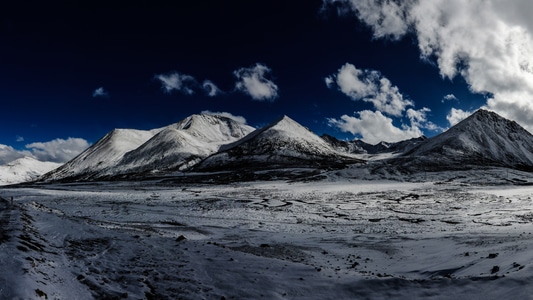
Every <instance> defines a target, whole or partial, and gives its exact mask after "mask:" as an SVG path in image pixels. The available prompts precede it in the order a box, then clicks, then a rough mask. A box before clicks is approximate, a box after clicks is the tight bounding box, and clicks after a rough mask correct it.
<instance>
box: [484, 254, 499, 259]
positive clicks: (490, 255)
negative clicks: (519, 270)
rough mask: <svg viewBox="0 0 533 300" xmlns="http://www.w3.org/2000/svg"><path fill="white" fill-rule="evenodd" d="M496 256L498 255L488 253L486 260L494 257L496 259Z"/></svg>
mask: <svg viewBox="0 0 533 300" xmlns="http://www.w3.org/2000/svg"><path fill="white" fill-rule="evenodd" d="M498 254H499V253H490V254H489V256H488V257H487V258H496V257H498Z"/></svg>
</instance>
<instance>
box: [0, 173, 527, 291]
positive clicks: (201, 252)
mask: <svg viewBox="0 0 533 300" xmlns="http://www.w3.org/2000/svg"><path fill="white" fill-rule="evenodd" d="M522 175H524V174H522ZM435 177H439V176H435ZM476 180H477V179H476ZM521 180H525V179H523V178H522V179H521ZM474 181H475V180H474ZM474 181H469V180H468V178H466V177H465V176H458V177H456V179H453V178H452V179H448V180H446V182H444V181H439V182H420V183H402V182H394V181H355V180H354V181H349V180H346V179H345V180H342V181H339V179H336V180H331V181H330V182H328V181H321V182H311V183H286V182H256V183H239V184H233V185H195V186H192V185H191V186H185V185H180V186H174V185H172V184H170V183H165V182H143V183H106V184H104V183H98V184H96V183H95V184H79V185H55V186H53V185H49V186H44V187H41V188H19V189H14V188H9V189H2V190H0V194H1V196H2V197H4V198H6V199H10V197H12V196H13V197H14V205H13V206H11V205H10V204H9V201H7V202H6V201H2V202H1V203H0V205H1V206H2V207H0V226H1V227H0V265H2V269H3V271H2V272H0V295H2V297H3V298H6V299H12V298H15V299H19V298H22V299H27V298H30V299H34V298H37V299H38V298H42V299H45V298H46V297H47V298H48V299H102V298H106V299H115V298H116V299H119V298H127V299H221V298H223V297H224V298H225V299H259V298H264V299H427V298H430V299H508V298H511V297H513V298H516V299H525V298H528V297H530V295H531V294H532V293H533V286H532V285H531V284H530V283H531V280H532V279H533V264H532V261H533V235H532V232H533V227H532V222H533V203H532V200H531V198H530V197H531V196H532V190H531V189H530V188H528V187H527V186H521V187H515V186H510V185H500V186H487V185H486V184H487V183H488V182H486V181H485V182H484V184H483V185H473V184H472V182H474ZM475 182H477V181H475ZM522 182H523V183H524V184H525V183H527V182H525V181H522Z"/></svg>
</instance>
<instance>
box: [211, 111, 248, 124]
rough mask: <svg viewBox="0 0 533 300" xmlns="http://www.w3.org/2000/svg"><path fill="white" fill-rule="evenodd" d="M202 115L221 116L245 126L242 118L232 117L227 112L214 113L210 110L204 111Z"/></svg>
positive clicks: (244, 120)
mask: <svg viewBox="0 0 533 300" xmlns="http://www.w3.org/2000/svg"><path fill="white" fill-rule="evenodd" d="M202 114H206V115H216V116H223V117H226V118H230V119H233V120H234V121H236V122H239V123H241V124H246V119H245V118H244V117H242V116H235V115H233V114H231V113H229V112H214V111H210V110H204V111H202Z"/></svg>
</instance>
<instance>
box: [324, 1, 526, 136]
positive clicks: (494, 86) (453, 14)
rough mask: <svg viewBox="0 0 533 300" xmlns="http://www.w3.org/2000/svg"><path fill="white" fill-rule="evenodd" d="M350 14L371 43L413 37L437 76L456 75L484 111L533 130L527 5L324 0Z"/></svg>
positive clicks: (513, 2)
mask: <svg viewBox="0 0 533 300" xmlns="http://www.w3.org/2000/svg"><path fill="white" fill-rule="evenodd" d="M324 4H325V7H328V6H334V7H337V8H339V7H341V8H342V9H339V11H344V12H346V11H348V12H350V13H353V14H355V15H356V16H357V17H358V18H359V19H360V20H361V21H362V22H363V23H365V24H366V25H368V26H369V28H371V30H372V32H373V36H374V38H376V39H381V38H386V39H392V40H398V39H401V38H403V37H404V36H405V35H407V34H412V35H414V36H415V37H416V41H417V44H418V48H419V51H420V57H421V58H422V59H423V60H426V61H429V62H431V63H433V64H435V65H436V66H437V67H438V69H439V72H440V74H441V76H442V77H443V78H450V79H452V78H454V77H455V76H462V77H464V79H465V80H466V82H467V84H468V85H469V88H470V90H471V91H472V92H474V93H479V94H484V95H486V97H487V103H486V107H487V108H489V109H492V110H494V111H496V112H498V113H499V114H501V115H503V116H504V117H507V118H510V119H514V120H516V121H518V122H519V123H521V124H522V125H524V127H526V128H527V129H529V130H530V131H531V130H532V129H533V34H532V33H533V18H531V17H530V12H531V11H533V2H531V1H528V0H516V1H505V0H468V1H465V0H432V1H419V0H406V1H392V0H379V1H378V0H324Z"/></svg>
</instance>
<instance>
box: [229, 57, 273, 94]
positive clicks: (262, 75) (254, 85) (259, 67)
mask: <svg viewBox="0 0 533 300" xmlns="http://www.w3.org/2000/svg"><path fill="white" fill-rule="evenodd" d="M271 71H272V70H270V68H269V67H267V66H265V65H263V64H259V63H257V64H255V66H252V67H249V68H240V69H238V70H236V71H234V72H233V75H235V77H237V82H236V83H235V89H236V90H238V91H241V92H243V93H245V94H247V95H249V96H250V97H252V99H253V100H257V101H274V100H275V99H276V98H277V97H278V86H277V85H276V84H275V83H274V82H273V81H272V80H270V79H268V78H267V75H268V74H269V73H270V72H271Z"/></svg>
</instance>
